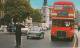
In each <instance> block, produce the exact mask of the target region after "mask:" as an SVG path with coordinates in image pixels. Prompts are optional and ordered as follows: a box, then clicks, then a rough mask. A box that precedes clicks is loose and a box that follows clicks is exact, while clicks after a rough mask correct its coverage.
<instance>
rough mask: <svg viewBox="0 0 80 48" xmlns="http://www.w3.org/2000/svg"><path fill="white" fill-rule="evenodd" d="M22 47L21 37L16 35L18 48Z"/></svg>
mask: <svg viewBox="0 0 80 48" xmlns="http://www.w3.org/2000/svg"><path fill="white" fill-rule="evenodd" d="M20 45H21V36H20V35H16V46H20Z"/></svg>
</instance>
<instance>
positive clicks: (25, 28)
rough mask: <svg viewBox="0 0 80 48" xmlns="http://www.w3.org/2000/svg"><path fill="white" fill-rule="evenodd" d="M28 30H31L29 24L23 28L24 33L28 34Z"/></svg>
mask: <svg viewBox="0 0 80 48" xmlns="http://www.w3.org/2000/svg"><path fill="white" fill-rule="evenodd" d="M28 31H29V28H28V26H24V27H22V28H21V32H22V34H27V32H28Z"/></svg>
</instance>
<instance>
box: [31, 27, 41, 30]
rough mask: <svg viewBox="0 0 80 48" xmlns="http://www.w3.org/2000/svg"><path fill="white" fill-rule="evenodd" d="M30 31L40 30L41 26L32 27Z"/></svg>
mask: <svg viewBox="0 0 80 48" xmlns="http://www.w3.org/2000/svg"><path fill="white" fill-rule="evenodd" d="M30 31H40V28H39V27H38V28H34V27H32V28H31V29H30Z"/></svg>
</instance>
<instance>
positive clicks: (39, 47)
mask: <svg viewBox="0 0 80 48" xmlns="http://www.w3.org/2000/svg"><path fill="white" fill-rule="evenodd" d="M21 39H22V45H21V47H22V48H73V46H74V42H75V39H74V40H73V41H72V42H68V41H54V42H52V41H51V39H50V32H49V31H46V33H45V37H44V39H28V40H27V38H26V36H22V38H21ZM15 45H16V44H15V35H14V34H9V33H7V34H2V33H0V48H14V47H15Z"/></svg>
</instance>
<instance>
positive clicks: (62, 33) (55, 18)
mask: <svg viewBox="0 0 80 48" xmlns="http://www.w3.org/2000/svg"><path fill="white" fill-rule="evenodd" d="M50 11H51V12H50V18H51V20H52V26H51V40H52V41H53V40H56V39H69V40H73V38H74V19H75V7H74V4H73V3H72V2H68V1H58V2H54V5H53V6H52V8H50Z"/></svg>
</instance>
